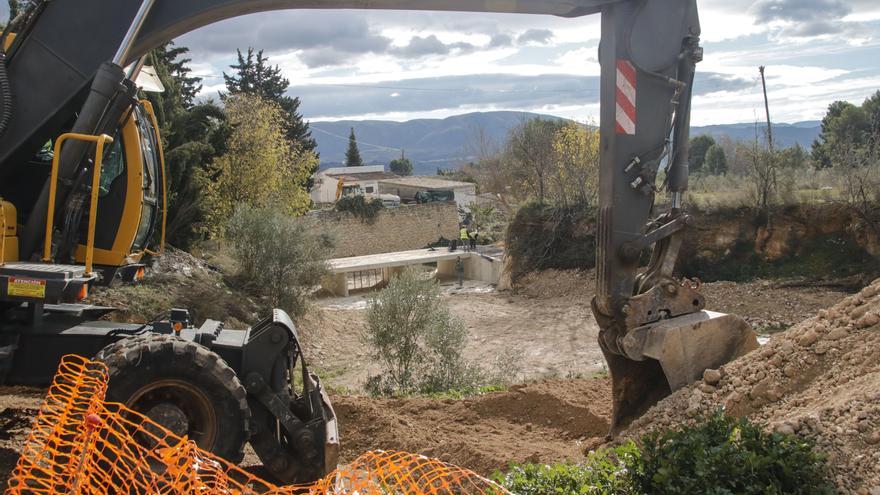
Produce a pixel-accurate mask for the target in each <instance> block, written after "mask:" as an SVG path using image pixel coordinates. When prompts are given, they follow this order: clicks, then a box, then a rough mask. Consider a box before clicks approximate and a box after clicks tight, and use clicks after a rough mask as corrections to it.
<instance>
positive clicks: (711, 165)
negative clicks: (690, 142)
mask: <svg viewBox="0 0 880 495" xmlns="http://www.w3.org/2000/svg"><path fill="white" fill-rule="evenodd" d="M703 168H704V169H705V172H706V173H707V174H711V175H724V174H726V173H727V155H725V154H724V148H722V147H721V146H720V145H718V144H713V145H712V146H710V147H709V149H708V150H707V151H706V159H705V161H704V163H703Z"/></svg>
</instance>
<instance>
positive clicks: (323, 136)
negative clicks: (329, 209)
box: [310, 111, 821, 175]
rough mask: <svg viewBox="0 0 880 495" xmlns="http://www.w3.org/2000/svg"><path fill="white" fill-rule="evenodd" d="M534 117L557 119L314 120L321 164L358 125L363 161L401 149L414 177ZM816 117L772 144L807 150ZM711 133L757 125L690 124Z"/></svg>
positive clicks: (498, 115) (334, 159) (776, 134)
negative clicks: (699, 125) (409, 163)
mask: <svg viewBox="0 0 880 495" xmlns="http://www.w3.org/2000/svg"><path fill="white" fill-rule="evenodd" d="M534 117H542V118H545V119H559V118H560V117H554V116H552V115H543V114H537V113H529V112H509V111H498V112H475V113H467V114H462V115H455V116H452V117H447V118H445V119H416V120H408V121H406V122H394V121H385V120H340V121H333V122H330V121H314V122H311V123H310V128H311V130H312V136H313V137H314V138H315V140H316V141H317V143H318V152H319V153H320V155H321V167H322V168H326V167H333V166H340V165H341V164H342V163H343V161H344V160H345V151H346V149H347V148H348V136H349V133H350V131H351V129H354V133H355V137H356V139H357V142H358V150H359V151H360V154H361V158H362V159H363V161H364V163H365V164H388V162H390V161H391V160H393V159H395V158H398V157H400V155H401V150H403V153H404V155H405V156H406V157H407V158H409V159H410V160H412V162H413V168H414V171H413V172H414V174H415V175H434V174H435V173H436V172H437V169H438V168H442V169H448V168H455V167H457V166H459V165H461V164H462V163H467V162H468V161H471V160H473V159H474V157H475V156H476V155H477V149H478V148H479V144H478V143H479V142H480V139H479V138H478V136H479V135H480V132H481V131H482V135H483V142H484V143H486V142H488V143H490V145H494V146H496V147H500V146H501V145H503V143H504V140H505V138H506V136H507V133H508V132H509V131H510V129H512V128H514V127H516V126H517V125H518V124H520V123H521V122H523V121H525V120H529V119H531V118H534ZM820 126H821V123H820V122H818V121H807V122H797V123H794V124H773V138H774V142H775V143H776V144H778V145H779V146H782V147H788V146H794V145H795V144H799V145H801V146H802V147H804V148H806V149H809V148H810V145H811V144H812V142H813V140H814V139H815V138H816V137H817V136H818V135H819V131H820V128H821V127H820ZM700 134H709V135H711V136H713V137H714V138H716V139H719V138H721V137H722V136H728V137H730V138H731V139H733V140H749V139H754V136H755V124H722V125H710V126H704V127H698V126H694V127H691V136H697V135H700Z"/></svg>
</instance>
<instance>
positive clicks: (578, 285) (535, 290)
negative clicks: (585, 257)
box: [516, 268, 596, 305]
mask: <svg viewBox="0 0 880 495" xmlns="http://www.w3.org/2000/svg"><path fill="white" fill-rule="evenodd" d="M516 292H517V293H518V294H522V295H525V296H528V297H535V298H542V299H547V298H556V297H576V298H581V299H582V300H583V301H586V304H587V305H589V303H590V300H591V299H592V298H593V295H594V294H595V292H596V270H593V269H590V270H556V269H553V268H551V269H548V270H542V271H536V272H530V273H528V274H526V275H523V276H522V278H520V279H519V280H517V283H516Z"/></svg>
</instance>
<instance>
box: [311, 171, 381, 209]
mask: <svg viewBox="0 0 880 495" xmlns="http://www.w3.org/2000/svg"><path fill="white" fill-rule="evenodd" d="M396 177H397V175H395V174H393V173H391V172H386V171H385V166H384V165H369V166H363V167H332V168H328V169H325V170H320V171H318V173H316V174H315V176H314V180H315V183H314V185H313V186H312V192H311V193H310V196H311V198H312V201H313V202H315V203H333V202H334V201H336V189H337V187H338V186H339V181H340V179H341V180H342V182H343V185H344V187H346V188H360V190H361V192H363V193H364V194H377V195H378V194H379V181H380V180H382V179H391V178H396Z"/></svg>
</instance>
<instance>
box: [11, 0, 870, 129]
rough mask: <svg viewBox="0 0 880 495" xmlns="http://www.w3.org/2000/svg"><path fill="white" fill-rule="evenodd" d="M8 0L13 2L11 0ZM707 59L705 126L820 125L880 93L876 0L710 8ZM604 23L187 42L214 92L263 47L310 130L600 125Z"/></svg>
mask: <svg viewBox="0 0 880 495" xmlns="http://www.w3.org/2000/svg"><path fill="white" fill-rule="evenodd" d="M3 3H4V4H5V2H3ZM700 9H701V14H700V15H701V21H702V26H703V36H702V39H703V42H702V44H703V46H704V48H705V60H704V61H703V62H702V63H701V64H700V65H699V66H698V71H699V75H698V79H697V82H696V84H695V91H696V96H695V100H694V106H693V119H692V120H693V123H694V124H696V125H706V124H718V123H733V122H752V121H754V120H755V119H756V118H757V117H760V116H761V115H762V112H763V109H762V99H761V92H760V80H759V76H758V69H757V67H758V66H759V65H765V66H767V76H768V80H767V83H768V89H769V96H770V101H771V113H772V115H773V120H774V121H777V122H796V121H802V120H812V119H818V118H821V116H822V114H823V113H824V110H825V108H826V107H827V105H828V104H829V103H830V102H831V101H834V100H838V99H843V100H849V101H852V102H855V103H860V102H861V101H862V100H863V99H864V98H865V97H867V96H868V95H870V94H871V93H873V92H874V91H876V90H878V89H880V63H878V62H880V1H878V0H701V1H700ZM598 28H599V17H598V16H597V15H596V16H589V17H582V18H576V19H564V18H555V17H549V16H546V17H545V16H533V15H510V14H503V15H502V14H495V15H489V14H473V13H460V14H459V13H425V12H395V11H352V10H337V11H320V10H319V11H281V12H270V13H263V14H254V15H250V16H246V17H241V18H237V19H231V20H228V21H224V22H221V23H218V24H215V25H212V26H208V27H205V28H202V29H200V30H198V31H195V32H192V33H190V34H187V35H185V36H183V37H181V38H180V39H178V40H177V43H178V44H181V45H185V46H188V47H190V49H191V50H192V58H193V64H192V66H193V69H194V70H195V72H196V74H197V75H199V76H201V77H203V78H204V90H203V92H204V95H206V96H208V95H212V94H216V92H217V91H218V90H221V89H222V88H223V79H222V73H223V71H224V70H227V71H228V70H229V69H228V65H229V64H230V63H232V62H234V60H235V49H236V48H239V47H240V48H246V47H248V46H253V47H255V48H258V49H264V50H265V53H266V54H267V55H268V56H269V57H270V61H271V62H272V63H274V64H278V65H279V66H280V67H281V68H282V70H283V72H284V74H285V76H286V77H287V78H288V79H289V80H290V84H291V87H290V94H291V95H293V96H299V97H300V98H301V99H302V106H301V107H300V108H301V110H302V112H303V114H304V115H305V116H306V117H307V118H308V119H311V120H338V119H343V118H355V119H364V118H381V119H387V120H407V119H411V118H423V117H446V116H449V115H454V114H459V113H465V112H471V111H486V110H525V111H534V112H543V113H549V114H554V115H560V116H564V117H569V118H574V119H577V120H580V121H588V120H594V121H597V120H598V74H599V65H598V62H597V61H596V54H597V45H598V41H599V40H598V36H599V30H598Z"/></svg>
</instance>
